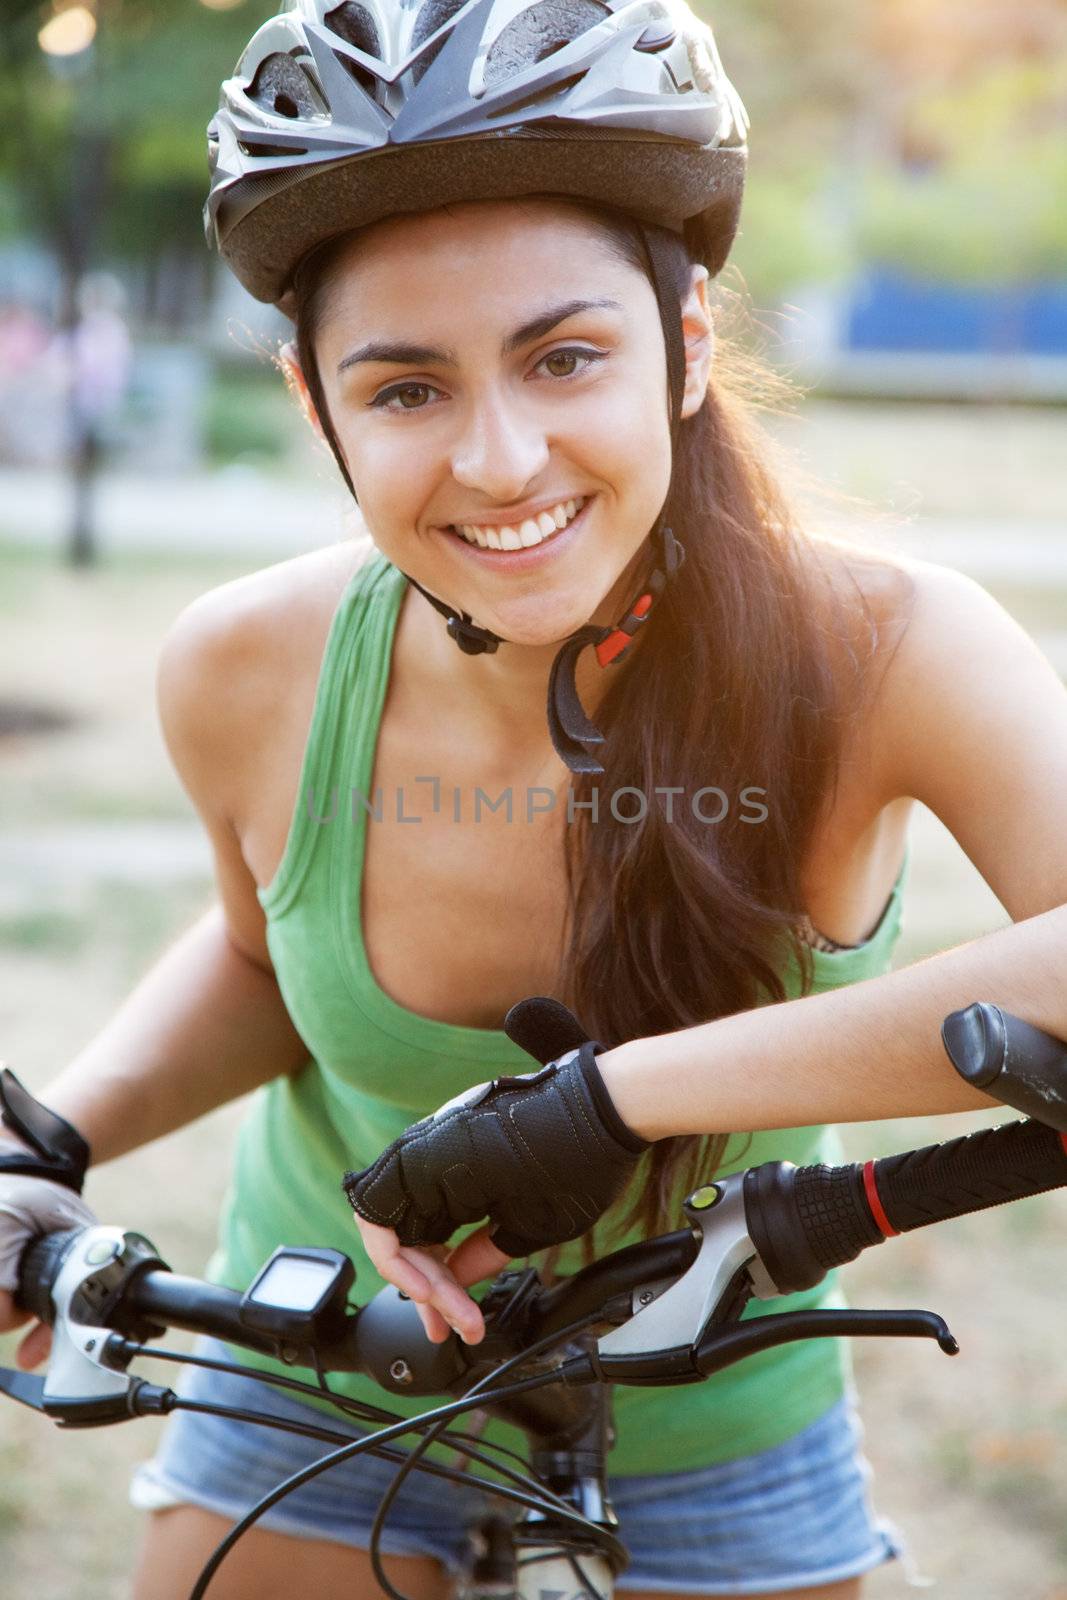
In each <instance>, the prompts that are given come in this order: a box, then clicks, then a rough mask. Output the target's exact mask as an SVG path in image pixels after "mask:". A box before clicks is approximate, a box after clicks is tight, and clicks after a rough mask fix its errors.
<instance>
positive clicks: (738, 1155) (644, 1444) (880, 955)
mask: <svg viewBox="0 0 1067 1600" xmlns="http://www.w3.org/2000/svg"><path fill="white" fill-rule="evenodd" d="M404 589H405V579H404V578H403V576H402V575H401V573H400V572H399V571H398V570H397V569H396V568H395V567H393V566H392V565H391V564H390V563H389V562H387V561H386V560H385V559H384V558H383V557H382V556H381V555H380V554H379V553H377V552H375V553H374V555H373V556H372V557H371V558H370V559H369V560H368V561H367V562H366V564H365V565H364V566H362V567H361V568H360V569H359V571H358V572H356V573H355V574H354V576H353V577H352V579H351V580H350V581H349V583H348V585H347V587H346V589H345V592H344V594H343V595H342V598H341V600H340V602H339V605H338V607H337V610H336V612H335V614H334V617H333V621H332V624H331V627H330V631H329V635H328V639H327V643H326V648H325V652H324V655H323V660H322V666H321V669H320V675H319V681H318V688H317V692H316V698H315V705H314V710H313V713H312V718H311V726H310V730H309V734H308V740H307V745H306V749H305V753H304V760H303V767H302V772H301V779H300V788H299V793H298V797H297V804H296V809H295V812H294V815H293V819H292V824H291V827H290V831H289V837H288V840H287V843H286V847H285V852H284V855H283V857H282V860H281V863H280V865H279V867H278V870H277V873H276V874H275V877H274V879H273V881H272V882H271V883H270V885H269V886H268V887H267V888H265V889H262V890H260V891H259V899H260V902H261V904H262V906H263V909H264V911H265V913H266V916H267V942H268V946H269V949H270V953H271V958H272V960H273V963H274V969H275V972H276V975H277V981H278V985H279V988H280V990H281V993H282V996H283V997H284V1000H285V1003H286V1006H287V1007H288V1010H289V1013H290V1015H291V1017H292V1019H293V1022H294V1024H295V1025H296V1027H297V1029H298V1030H299V1032H300V1034H301V1037H302V1038H303V1039H304V1040H305V1042H306V1044H307V1046H308V1050H309V1052H310V1056H309V1060H308V1062H307V1064H306V1066H305V1067H304V1068H303V1069H302V1070H301V1071H299V1072H298V1073H296V1074H295V1075H293V1076H292V1077H282V1078H278V1079H276V1080H274V1081H273V1082H271V1083H269V1084H267V1085H266V1086H265V1087H264V1088H262V1089H261V1090H259V1091H257V1093H256V1095H255V1097H254V1099H253V1102H252V1105H251V1109H250V1111H249V1113H248V1115H247V1116H246V1118H245V1120H244V1122H243V1124H242V1126H241V1129H240V1131H239V1135H238V1141H237V1149H236V1157H235V1165H234V1170H233V1175H232V1180H231V1184H230V1189H229V1192H228V1195H227V1200H226V1204H225V1209H224V1215H223V1222H222V1232H221V1240H220V1247H219V1250H218V1251H217V1253H216V1255H215V1257H214V1258H213V1260H212V1264H211V1267H210V1269H209V1271H210V1274H211V1276H212V1277H213V1278H214V1279H215V1280H216V1281H218V1282H221V1283H226V1284H228V1285H230V1286H231V1287H233V1288H242V1289H243V1288H245V1287H247V1285H248V1284H249V1283H250V1282H251V1280H252V1278H253V1277H254V1275H255V1273H256V1271H257V1269H258V1268H259V1267H260V1265H261V1264H262V1263H263V1261H264V1260H265V1259H266V1258H267V1256H268V1255H269V1254H270V1252H271V1251H272V1250H273V1249H274V1248H275V1247H276V1246H277V1245H279V1244H287V1245H300V1244H312V1245H320V1246H332V1247H334V1248H336V1249H339V1250H343V1251H345V1252H346V1253H347V1254H349V1255H350V1256H351V1257H352V1258H353V1260H354V1261H355V1263H356V1272H357V1279H356V1299H357V1301H358V1303H360V1304H362V1303H364V1302H365V1301H366V1300H368V1299H370V1297H371V1296H372V1295H373V1294H375V1293H376V1292H377V1290H378V1289H379V1288H381V1286H382V1279H381V1278H380V1277H379V1276H378V1274H377V1273H376V1272H375V1270H374V1268H373V1267H372V1265H371V1263H370V1261H369V1259H368V1258H367V1256H366V1255H365V1254H364V1252H363V1250H362V1249H361V1246H360V1241H359V1234H358V1231H357V1229H356V1227H355V1225H354V1222H353V1220H352V1215H351V1211H350V1208H349V1205H348V1201H347V1200H346V1199H345V1196H344V1195H343V1193H342V1191H341V1187H340V1178H341V1174H342V1172H343V1171H345V1170H346V1169H347V1168H354V1169H358V1168H361V1167H364V1166H367V1165H369V1164H370V1162H372V1161H373V1160H374V1159H375V1158H376V1157H377V1156H378V1155H379V1154H380V1153H381V1151H382V1150H383V1149H384V1148H385V1146H386V1145H387V1144H389V1143H390V1142H391V1141H392V1140H393V1139H395V1138H396V1137H397V1136H398V1135H399V1134H400V1132H401V1131H402V1130H403V1129H404V1128H405V1127H407V1126H408V1125H409V1124H410V1123H412V1122H414V1121H417V1120H418V1119H419V1118H420V1117H423V1116H426V1115H428V1114H429V1113H430V1112H431V1111H433V1110H435V1109H436V1108H437V1107H438V1106H440V1105H442V1104H443V1103H444V1101H446V1100H448V1099H451V1098H452V1096H454V1095H456V1094H458V1093H460V1091H461V1090H463V1089H465V1088H468V1087H470V1085H472V1084H475V1083H479V1082H482V1081H483V1080H485V1079H488V1078H492V1077H495V1076H497V1075H498V1074H500V1073H502V1072H525V1071H528V1070H529V1067H530V1059H529V1057H528V1056H527V1055H526V1054H525V1053H524V1052H523V1051H522V1050H520V1049H519V1047H518V1046H517V1045H515V1044H513V1043H512V1041H511V1040H510V1039H509V1038H508V1037H507V1035H506V1034H505V1033H503V1032H502V1031H499V1030H495V1029H482V1028H468V1027H458V1026H454V1025H452V1024H448V1023H443V1022H437V1021H435V1020H433V1019H431V1018H429V1017H424V1016H419V1015H417V1014H416V1013H414V1012H411V1011H407V1010H405V1009H404V1007H403V1006H400V1005H397V1004H396V1003H395V1002H394V1001H393V1000H392V999H390V997H389V996H388V995H387V994H386V993H385V992H384V991H383V990H382V989H381V988H379V986H378V984H377V983H376V981H375V979H374V977H373V975H372V973H371V970H370V967H369V964H368V961H367V957H366V953H365V950H364V947H363V941H362V934H361V928H360V916H359V905H360V885H361V882H362V866H363V854H364V839H365V829H366V810H365V808H364V806H363V805H362V804H358V805H356V806H355V807H353V808H352V809H349V807H348V797H349V795H350V791H351V790H352V789H353V788H354V789H356V790H357V791H358V792H359V793H360V794H361V795H365V796H368V797H369V796H370V787H371V781H372V776H373V763H374V752H375V745H376V741H377V735H378V726H379V721H380V717H381V711H382V705H383V702H384V699H385V692H386V687H387V683H388V679H389V672H390V664H391V656H392V643H393V635H394V631H395V625H396V619H397V615H398V612H399V609H400V602H401V598H402V596H403V593H404ZM335 788H336V789H337V791H338V793H339V795H340V796H343V797H344V800H343V801H342V802H341V803H340V806H339V810H338V816H337V817H336V819H335V821H334V823H333V824H332V825H325V824H324V823H323V822H322V821H320V820H319V819H320V818H323V817H328V816H329V810H330V804H329V802H328V800H327V797H329V796H330V795H331V793H332V791H333V790H334V789H335ZM907 866H908V855H907V854H905V858H904V865H903V867H902V869H901V874H900V877H899V879H898V880H897V883H896V886H895V888H894V890H893V893H892V896H891V898H890V901H889V904H888V905H887V907H886V909H885V911H884V913H883V916H882V919H881V921H880V922H879V925H878V927H877V929H876V930H875V932H874V934H873V935H872V936H871V937H870V938H869V939H868V940H866V941H865V942H864V943H863V944H862V945H858V946H855V947H848V948H846V949H840V950H835V951H822V950H819V949H814V950H813V951H812V959H813V962H814V977H815V981H814V989H815V992H819V991H822V990H826V989H833V988H837V987H840V986H841V985H844V984H848V983H854V982H857V981H858V980H859V979H862V978H868V977H872V976H874V975H875V974H877V973H882V972H885V971H887V970H888V969H889V965H890V955H891V952H892V950H893V947H894V945H895V943H896V940H897V936H898V934H899V931H900V906H901V890H902V886H903V882H904V880H905V877H906V873H907ZM783 979H784V981H785V982H786V983H787V992H788V994H789V995H790V996H791V997H793V996H796V995H797V994H798V993H799V991H800V974H799V969H798V965H797V962H796V958H795V954H794V953H793V952H790V954H789V957H788V960H787V970H786V971H785V972H784V973H783ZM779 1159H781V1160H789V1161H793V1162H795V1163H797V1165H804V1164H807V1163H809V1162H819V1161H827V1162H834V1161H837V1160H840V1159H841V1153H840V1148H839V1143H838V1139H837V1135H836V1131H835V1130H834V1129H832V1128H827V1127H808V1128H788V1129H775V1130H773V1131H770V1132H758V1133H755V1134H740V1135H738V1136H736V1137H734V1136H731V1141H730V1145H729V1147H728V1149H727V1152H726V1160H725V1162H724V1164H723V1166H722V1167H721V1168H720V1171H721V1172H722V1173H723V1174H725V1173H726V1172H731V1171H736V1170H739V1169H741V1168H744V1167H746V1166H751V1165H755V1164H757V1163H758V1162H761V1161H771V1160H779ZM468 1231H469V1230H468ZM457 1237H458V1235H457ZM577 1264H578V1261H577V1246H576V1245H572V1246H567V1247H565V1257H564V1260H563V1262H562V1263H561V1266H562V1269H563V1270H573V1269H574V1267H575V1266H576V1265H577ZM477 1292H480V1291H478V1290H476V1293H477ZM840 1304H843V1300H842V1298H841V1295H840V1292H839V1290H838V1288H837V1284H836V1281H835V1277H834V1275H831V1276H830V1277H829V1278H828V1279H826V1280H825V1281H824V1282H823V1283H822V1284H820V1285H819V1286H818V1287H817V1288H816V1289H814V1290H810V1291H807V1292H805V1293H803V1294H799V1295H792V1296H789V1297H783V1298H782V1299H780V1300H776V1301H773V1302H770V1303H764V1302H755V1303H753V1304H752V1305H750V1306H749V1307H748V1309H747V1311H746V1316H758V1315H764V1314H766V1313H767V1312H769V1311H777V1310H790V1309H800V1308H802V1307H808V1306H814V1305H840ZM235 1355H236V1356H237V1358H238V1359H239V1360H241V1361H243V1362H245V1363H246V1364H248V1365H249V1366H253V1367H259V1368H270V1367H273V1366H277V1364H276V1363H273V1362H271V1361H270V1360H269V1358H266V1357H259V1356H255V1355H253V1354H251V1353H250V1352H247V1351H242V1352H237V1351H235ZM278 1370H291V1369H284V1368H279V1369H278ZM848 1377H849V1371H848V1354H847V1349H846V1348H845V1346H844V1345H843V1342H842V1341H840V1340H834V1339H824V1340H818V1341H812V1342H808V1343H804V1344H795V1345H785V1346H783V1347H782V1348H780V1349H777V1350H772V1351H767V1352H764V1353H763V1354H761V1355H759V1356H755V1357H752V1358H751V1359H749V1360H747V1361H745V1362H743V1363H741V1364H740V1365H738V1366H735V1367H732V1368H729V1369H728V1370H727V1371H725V1372H723V1373H720V1374H717V1375H716V1376H715V1377H713V1378H712V1379H710V1380H709V1381H708V1382H706V1383H703V1384H700V1385H695V1386H692V1387H683V1388H676V1389H653V1388H648V1389H641V1388H624V1387H620V1388H618V1389H616V1391H615V1419H616V1427H617V1435H618V1437H617V1443H616V1446H615V1448H614V1450H613V1451H612V1454H611V1458H610V1468H611V1471H612V1473H621V1474H645V1473H658V1472H680V1471H686V1470H691V1469H695V1468H697V1467H701V1466H705V1465H710V1464H711V1463H714V1462H718V1461H723V1460H729V1459H731V1458H734V1457H738V1456H743V1455H748V1454H750V1453H752V1452H754V1451H758V1450H763V1449H768V1448H770V1447H771V1446H773V1445H775V1444H778V1443H781V1442H782V1441H783V1440H785V1439H787V1438H789V1437H791V1436H792V1435H793V1434H794V1433H797V1432H798V1431H799V1430H800V1429H801V1428H804V1427H806V1426H807V1425H808V1424H809V1423H811V1422H813V1421H815V1420H816V1419H817V1418H818V1417H819V1416H821V1415H822V1414H823V1413H824V1412H825V1411H826V1410H827V1409H828V1408H829V1407H830V1406H831V1405H833V1404H834V1402H835V1401H836V1400H837V1399H839V1398H840V1396H841V1395H842V1393H843V1392H844V1390H845V1386H846V1382H847V1380H848ZM334 1387H336V1388H337V1389H338V1390H340V1391H342V1392H343V1393H345V1394H347V1395H350V1396H352V1397H353V1398H355V1399H359V1400H363V1401H366V1402H368V1403H370V1404H377V1405H385V1406H388V1407H389V1408H391V1409H392V1410H394V1411H397V1412H399V1413H401V1414H402V1415H405V1416H410V1415H413V1414H414V1413H415V1412H417V1411H420V1410H424V1409H426V1407H427V1406H428V1405H429V1403H430V1402H428V1401H426V1400H423V1399H415V1398H408V1397H398V1396H394V1395H391V1394H390V1395H388V1396H386V1393H385V1391H383V1390H382V1389H380V1388H379V1387H378V1386H377V1385H376V1384H374V1383H372V1382H371V1381H370V1380H369V1379H366V1378H362V1377H359V1376H353V1375H347V1376H341V1375H338V1376H337V1377H336V1379H335V1380H334ZM485 1438H486V1439H487V1440H488V1439H491V1438H495V1439H497V1440H498V1441H499V1442H501V1443H507V1444H509V1445H510V1446H511V1447H512V1448H516V1447H521V1440H520V1438H519V1437H518V1435H517V1433H516V1431H515V1430H513V1429H512V1428H510V1427H509V1426H508V1425H506V1424H503V1423H499V1422H492V1423H490V1424H489V1426H488V1428H487V1429H486V1432H485Z"/></svg>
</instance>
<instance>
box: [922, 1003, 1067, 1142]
mask: <svg viewBox="0 0 1067 1600" xmlns="http://www.w3.org/2000/svg"><path fill="white" fill-rule="evenodd" d="M941 1040H942V1043H943V1044H944V1046H945V1049H946V1050H947V1051H948V1057H949V1060H950V1061H951V1062H952V1065H953V1066H954V1067H955V1068H956V1071H957V1072H958V1073H959V1075H960V1077H961V1078H965V1079H966V1080H967V1082H968V1083H970V1084H973V1085H974V1087H975V1088H976V1089H981V1090H982V1092H983V1094H988V1095H992V1097H993V1098H994V1099H995V1100H1000V1101H1002V1102H1003V1104H1004V1105H1006V1106H1014V1107H1015V1109H1016V1110H1017V1111H1021V1112H1022V1113H1023V1114H1024V1116H1027V1117H1033V1118H1034V1120H1035V1122H1045V1123H1047V1124H1048V1126H1049V1127H1050V1128H1056V1129H1058V1131H1059V1132H1060V1133H1067V1044H1065V1043H1064V1041H1063V1040H1062V1039H1057V1038H1056V1037H1055V1035H1054V1034H1051V1033H1045V1032H1044V1031H1043V1030H1042V1029H1041V1028H1035V1027H1034V1026H1033V1024H1032V1023H1029V1022H1024V1021H1023V1020H1022V1018H1021V1017H1013V1016H1012V1014H1011V1012H1010V1011H1002V1010H1001V1009H1000V1007H999V1006H994V1005H990V1004H989V1003H988V1002H986V1001H981V1000H976V1001H975V1003H974V1004H973V1005H970V1006H967V1008H966V1009H965V1010H963V1011H953V1012H951V1013H950V1014H949V1016H947V1017H946V1018H945V1020H944V1022H943V1023H942V1024H941Z"/></svg>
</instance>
